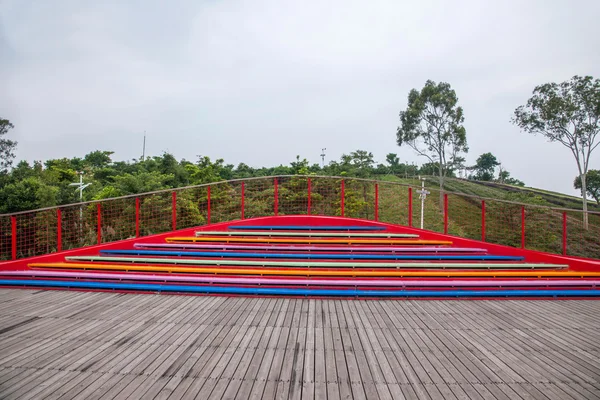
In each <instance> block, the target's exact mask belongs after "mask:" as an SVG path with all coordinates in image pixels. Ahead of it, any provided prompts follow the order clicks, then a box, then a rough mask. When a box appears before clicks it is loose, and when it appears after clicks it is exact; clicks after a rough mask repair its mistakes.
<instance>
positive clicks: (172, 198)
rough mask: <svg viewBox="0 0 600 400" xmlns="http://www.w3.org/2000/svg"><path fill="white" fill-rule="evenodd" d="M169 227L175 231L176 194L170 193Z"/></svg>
mask: <svg viewBox="0 0 600 400" xmlns="http://www.w3.org/2000/svg"><path fill="white" fill-rule="evenodd" d="M171 227H172V229H173V230H174V231H175V230H177V192H173V193H171Z"/></svg>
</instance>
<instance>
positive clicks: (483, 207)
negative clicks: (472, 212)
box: [481, 200, 485, 242]
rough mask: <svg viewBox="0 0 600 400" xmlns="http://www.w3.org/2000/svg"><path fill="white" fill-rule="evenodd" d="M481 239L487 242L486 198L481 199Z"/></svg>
mask: <svg viewBox="0 0 600 400" xmlns="http://www.w3.org/2000/svg"><path fill="white" fill-rule="evenodd" d="M481 241H482V242H485V200H481Z"/></svg>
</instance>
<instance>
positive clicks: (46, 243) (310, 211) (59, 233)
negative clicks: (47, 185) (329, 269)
mask: <svg viewBox="0 0 600 400" xmlns="http://www.w3.org/2000/svg"><path fill="white" fill-rule="evenodd" d="M416 189H417V188H415V187H412V186H409V185H405V184H401V183H395V182H385V181H375V180H369V179H359V178H343V177H324V176H303V175H293V176H275V177H259V178H249V179H239V180H231V181H223V182H216V183H211V184H205V185H198V186H190V187H184V188H178V189H167V190H161V191H156V192H151V193H143V194H137V195H130V196H123V197H118V198H112V199H104V200H98V201H90V202H84V203H77V204H70V205H65V206H60V207H51V208H44V209H39V210H33V211H25V212H20V213H14V214H4V215H0V260H15V259H20V258H25V257H33V256H38V255H43V254H48V253H53V252H57V251H61V250H68V249H74V248H79V247H84V246H90V245H96V244H102V243H109V242H114V241H117V240H122V239H127V238H134V237H142V236H148V235H152V234H157V233H164V232H168V231H172V230H176V229H183V228H189V227H194V226H201V225H205V224H211V223H216V222H226V221H232V220H237V219H245V218H252V217H262V216H269V215H291V214H296V215H298V214H303V215H326V216H345V217H355V218H363V219H369V220H374V221H381V222H388V223H394V224H402V225H407V226H413V222H414V221H420V218H421V200H420V199H419V197H418V195H417V193H416ZM428 190H430V191H431V194H430V195H429V196H427V197H426V199H425V200H424V201H423V211H424V213H423V220H424V228H425V229H428V230H431V231H436V232H440V233H448V234H451V235H456V236H460V237H465V238H470V239H477V240H483V241H486V242H490V243H496V244H503V245H508V246H513V247H517V248H524V249H531V250H539V251H546V252H550V253H556V254H564V255H571V256H582V257H590V258H600V213H598V212H588V218H589V227H588V229H584V227H583V223H582V220H583V214H582V211H581V210H573V209H565V208H555V207H544V206H538V205H531V204H522V203H516V202H511V201H502V200H497V199H490V198H482V197H477V196H472V195H466V194H461V193H451V192H442V193H441V195H440V192H439V190H436V189H433V188H428Z"/></svg>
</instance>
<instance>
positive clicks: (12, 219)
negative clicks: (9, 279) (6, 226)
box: [10, 215, 17, 260]
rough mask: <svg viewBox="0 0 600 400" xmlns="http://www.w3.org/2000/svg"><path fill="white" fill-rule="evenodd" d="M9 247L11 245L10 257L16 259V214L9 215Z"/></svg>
mask: <svg viewBox="0 0 600 400" xmlns="http://www.w3.org/2000/svg"><path fill="white" fill-rule="evenodd" d="M10 234H11V237H10V247H11V250H12V251H11V253H12V259H13V260H16V259H17V217H16V216H14V215H13V216H11V217H10Z"/></svg>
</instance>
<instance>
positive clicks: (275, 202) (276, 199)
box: [273, 178, 279, 216]
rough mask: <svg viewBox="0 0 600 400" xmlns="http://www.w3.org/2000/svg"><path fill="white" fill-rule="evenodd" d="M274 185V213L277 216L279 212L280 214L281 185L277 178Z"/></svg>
mask: <svg viewBox="0 0 600 400" xmlns="http://www.w3.org/2000/svg"><path fill="white" fill-rule="evenodd" d="M273 185H274V189H275V191H274V193H273V196H274V200H275V201H274V203H273V213H274V214H275V216H277V214H279V185H278V182H277V178H275V179H273Z"/></svg>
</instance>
